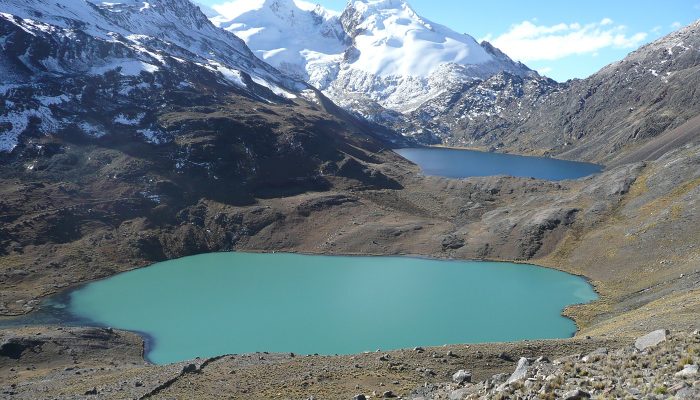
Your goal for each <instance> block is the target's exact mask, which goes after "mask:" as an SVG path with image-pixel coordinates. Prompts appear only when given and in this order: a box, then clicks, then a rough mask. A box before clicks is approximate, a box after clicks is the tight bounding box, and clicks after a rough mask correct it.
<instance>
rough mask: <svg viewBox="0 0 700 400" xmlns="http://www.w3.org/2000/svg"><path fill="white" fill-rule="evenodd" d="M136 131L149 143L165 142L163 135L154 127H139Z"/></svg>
mask: <svg viewBox="0 0 700 400" xmlns="http://www.w3.org/2000/svg"><path fill="white" fill-rule="evenodd" d="M136 132H138V133H140V134H141V135H142V136H143V137H144V138H145V139H146V141H147V142H149V143H153V144H163V143H166V142H167V140H166V139H165V138H164V137H163V135H162V134H161V133H160V132H159V131H157V130H155V129H151V128H147V129H139V130H137V131H136Z"/></svg>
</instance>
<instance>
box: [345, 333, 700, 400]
mask: <svg viewBox="0 0 700 400" xmlns="http://www.w3.org/2000/svg"><path fill="white" fill-rule="evenodd" d="M699 362H700V332H698V331H695V332H693V333H692V334H687V333H673V334H669V333H668V332H667V331H665V330H659V331H654V332H652V333H650V334H648V335H645V336H643V337H640V338H639V339H637V340H636V341H635V343H634V344H633V345H632V344H630V345H628V346H625V347H622V348H619V349H615V350H611V349H608V348H604V347H601V348H599V349H597V350H595V351H593V352H591V353H588V354H584V355H581V354H575V355H571V356H567V357H562V358H557V359H555V360H553V361H550V360H549V359H548V358H547V357H545V356H542V357H539V358H537V359H528V358H524V357H523V358H521V359H520V360H519V361H518V364H517V367H516V369H515V371H514V372H513V373H512V374H498V375H494V376H493V377H492V378H490V379H487V380H485V381H482V382H479V383H471V373H470V372H468V371H465V370H460V371H458V372H456V373H455V374H454V375H453V377H452V380H453V382H452V383H445V384H441V385H426V386H425V387H424V388H421V389H418V390H416V391H415V392H414V393H413V394H412V395H411V396H410V397H409V398H412V399H416V400H417V399H450V400H462V399H484V398H485V399H566V400H582V399H589V398H596V399H666V398H676V399H699V398H700V374H698V363H699ZM383 395H384V396H385V397H386V395H387V394H384V393H383ZM362 397H363V395H360V396H357V397H356V398H359V399H361V398H362ZM365 398H369V396H365Z"/></svg>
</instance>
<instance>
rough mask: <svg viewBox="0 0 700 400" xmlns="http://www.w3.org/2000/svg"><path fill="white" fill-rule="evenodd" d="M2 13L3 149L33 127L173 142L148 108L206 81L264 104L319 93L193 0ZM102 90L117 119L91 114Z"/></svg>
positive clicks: (49, 1)
mask: <svg viewBox="0 0 700 400" xmlns="http://www.w3.org/2000/svg"><path fill="white" fill-rule="evenodd" d="M0 11H1V12H0V47H1V48H2V54H3V56H2V57H1V58H0V96H1V97H0V102H1V104H2V105H3V107H2V108H0V152H1V151H5V152H7V151H11V150H12V149H14V148H15V146H17V144H18V143H19V142H20V135H21V134H22V133H23V132H28V131H32V132H34V133H35V134H42V133H50V132H56V131H60V130H62V129H76V130H81V131H83V132H84V133H85V134H88V135H91V136H96V137H99V136H103V135H104V134H105V133H107V132H108V131H111V130H113V128H114V127H118V128H119V129H120V130H122V131H123V130H133V131H135V132H136V133H137V134H140V135H142V136H143V137H144V138H145V139H146V140H149V141H152V142H161V141H167V140H169V138H168V135H167V134H165V132H164V130H163V128H162V127H160V126H159V125H158V124H157V122H156V121H155V117H154V109H155V107H153V103H151V104H146V103H145V102H146V101H147V100H150V101H157V100H155V99H157V98H159V97H161V96H163V93H164V92H166V91H168V90H182V89H184V88H188V87H189V88H191V87H195V86H197V84H198V83H205V81H206V83H207V84H211V83H213V82H217V84H218V85H219V87H221V88H229V89H230V90H233V91H237V92H238V93H244V94H247V95H249V96H254V97H256V98H259V99H261V101H272V102H276V101H283V100H280V99H284V98H295V97H297V96H298V95H300V94H301V92H304V91H306V90H308V91H309V93H310V92H311V89H310V88H309V86H308V85H307V84H306V83H304V82H302V81H299V80H295V79H292V78H289V77H287V76H285V75H283V74H281V73H280V72H279V71H277V70H276V69H274V68H273V67H271V66H270V65H268V64H266V63H265V62H263V61H261V60H260V59H258V58H256V57H255V56H254V55H253V54H252V53H251V51H250V50H249V49H248V48H247V46H246V45H245V43H244V42H243V41H242V40H240V39H239V38H237V37H236V36H234V35H232V34H231V33H229V32H226V31H224V30H221V29H219V28H217V27H215V26H214V25H213V24H212V23H211V22H210V21H209V20H208V19H207V17H206V16H205V15H204V14H203V13H202V12H201V11H200V10H199V8H198V7H196V6H195V5H193V4H192V3H190V2H189V1H188V0H150V1H148V2H145V1H136V0H121V1H120V2H106V1H104V2H103V1H94V0H62V1H60V2H57V1H55V0H33V1H26V0H0ZM87 88H91V90H93V91H97V93H95V92H93V93H91V92H89V91H88V90H87ZM107 91H109V93H107ZM98 94H100V95H104V96H106V97H108V98H109V99H110V100H109V101H108V103H105V107H107V108H108V109H109V112H108V113H107V115H105V114H104V113H95V112H92V113H90V112H89V111H90V110H91V107H92V109H93V110H94V104H90V102H94V101H95V100H96V97H99V96H98Z"/></svg>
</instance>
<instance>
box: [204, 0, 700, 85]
mask: <svg viewBox="0 0 700 400" xmlns="http://www.w3.org/2000/svg"><path fill="white" fill-rule="evenodd" d="M200 1H201V2H203V3H205V4H216V3H223V2H226V0H200ZM307 1H311V2H314V1H313V0H307ZM315 2H317V3H319V4H321V5H322V6H324V7H326V8H329V9H333V10H342V9H343V8H344V6H345V4H346V3H347V1H346V0H317V1H315ZM409 4H411V5H412V6H413V8H414V9H415V10H416V12H417V13H418V14H420V15H422V16H423V17H425V18H427V19H430V20H432V21H433V22H437V23H440V24H442V25H446V26H448V27H450V28H452V29H453V30H455V31H457V32H460V33H468V34H470V35H472V36H473V37H474V38H476V39H477V40H481V39H487V40H489V41H491V42H492V43H494V44H495V45H496V46H497V47H499V48H501V49H502V50H504V51H505V52H506V54H508V55H509V56H511V57H512V58H515V59H518V60H519V61H523V62H524V63H525V64H527V65H528V66H529V67H531V68H533V69H536V70H538V71H540V72H541V73H543V74H544V75H547V76H549V77H551V78H554V79H556V80H559V81H565V80H567V79H570V78H585V77H587V76H589V75H591V74H592V73H594V72H596V71H597V70H599V69H600V68H602V67H603V66H605V65H607V64H609V63H611V62H613V61H616V60H620V59H622V58H624V57H625V55H626V54H628V53H629V52H631V51H633V50H635V49H636V48H638V47H639V46H641V45H643V44H645V43H648V42H650V41H653V40H655V39H657V38H659V37H661V36H664V35H666V34H668V33H669V32H672V31H674V30H676V29H678V28H679V27H681V26H685V25H688V24H690V23H691V22H693V21H694V20H696V19H698V18H700V0H584V1H562V0H556V1H555V0H540V1H522V0H521V1H515V0H512V1H497V0H490V1H489V0H480V1H468V0H409Z"/></svg>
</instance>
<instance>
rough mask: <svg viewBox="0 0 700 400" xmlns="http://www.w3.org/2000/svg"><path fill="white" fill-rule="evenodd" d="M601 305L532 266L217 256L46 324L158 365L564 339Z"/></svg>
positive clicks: (134, 276) (94, 299)
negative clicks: (75, 330)
mask: <svg viewBox="0 0 700 400" xmlns="http://www.w3.org/2000/svg"><path fill="white" fill-rule="evenodd" d="M594 299H596V294H595V292H594V290H593V288H592V287H591V286H590V285H589V284H588V282H587V281H586V280H585V279H582V278H580V277H577V276H573V275H569V274H566V273H564V272H559V271H555V270H551V269H545V268H540V267H535V266H531V265H521V264H512V263H494V262H467V261H440V260H433V259H421V258H410V257H335V256H310V255H294V254H248V253H216V254H204V255H199V256H194V257H187V258H183V259H178V260H172V261H167V262H163V263H159V264H155V265H153V266H151V267H147V268H143V269H139V270H135V271H131V272H127V273H123V274H119V275H116V276H113V277H111V278H108V279H105V280H101V281H96V282H92V283H89V284H86V285H84V286H82V287H79V288H78V289H76V290H73V291H71V292H68V294H67V295H63V296H57V297H55V298H53V299H49V300H48V301H47V302H46V304H45V306H44V307H45V308H46V309H48V310H44V311H43V312H44V313H50V312H51V309H53V310H54V311H56V312H59V313H62V315H63V317H62V318H64V319H65V320H66V321H72V322H73V323H75V322H76V321H77V322H78V324H79V325H101V326H111V327H115V328H119V329H126V330H132V331H137V332H141V333H143V334H144V335H145V337H146V338H147V357H148V359H149V360H151V361H153V362H155V363H161V364H162V363H170V362H176V361H181V360H187V359H192V358H195V357H207V356H215V355H221V354H234V353H249V352H256V351H269V352H294V353H297V354H313V353H319V354H350V353H359V352H363V351H374V350H376V349H378V348H380V349H384V350H388V349H398V348H411V347H414V346H432V345H435V346H437V345H443V344H456V343H478V342H497V341H514V340H523V339H545V338H564V337H569V336H571V335H572V334H574V333H575V330H576V326H575V324H574V323H573V321H571V320H570V319H568V318H565V317H563V316H562V315H561V313H562V310H563V309H564V308H565V307H566V306H568V305H571V304H578V303H585V302H589V301H592V300H594ZM24 318H27V317H24Z"/></svg>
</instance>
